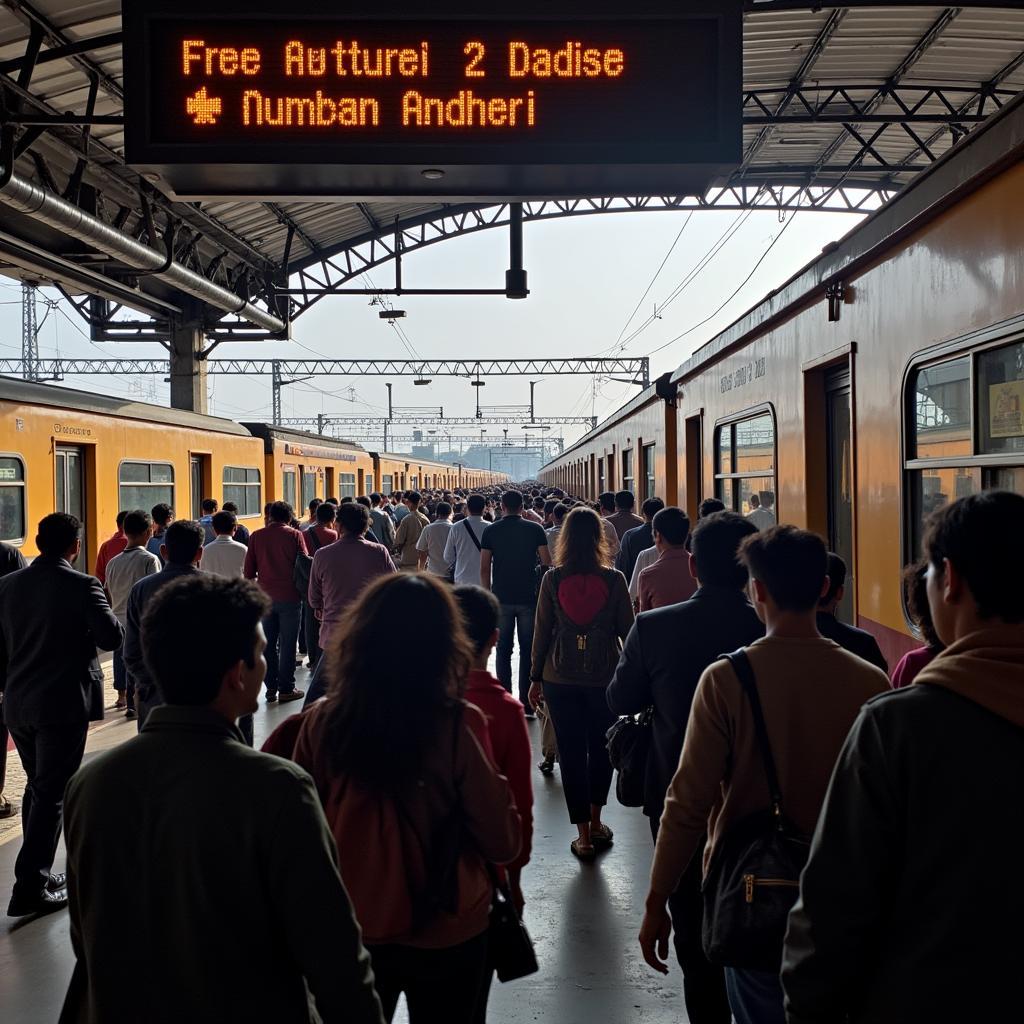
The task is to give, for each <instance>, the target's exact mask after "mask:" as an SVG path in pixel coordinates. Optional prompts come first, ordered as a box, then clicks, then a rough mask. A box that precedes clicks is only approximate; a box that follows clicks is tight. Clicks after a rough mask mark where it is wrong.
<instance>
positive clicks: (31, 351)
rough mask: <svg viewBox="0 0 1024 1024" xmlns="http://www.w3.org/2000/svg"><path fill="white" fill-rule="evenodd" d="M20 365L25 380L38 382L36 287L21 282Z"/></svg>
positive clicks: (26, 282) (27, 282)
mask: <svg viewBox="0 0 1024 1024" xmlns="http://www.w3.org/2000/svg"><path fill="white" fill-rule="evenodd" d="M21 364H22V371H21V372H22V376H23V377H24V378H25V380H39V328H38V326H37V325H36V286H35V285H34V284H32V283H30V282H29V281H22V282H21Z"/></svg>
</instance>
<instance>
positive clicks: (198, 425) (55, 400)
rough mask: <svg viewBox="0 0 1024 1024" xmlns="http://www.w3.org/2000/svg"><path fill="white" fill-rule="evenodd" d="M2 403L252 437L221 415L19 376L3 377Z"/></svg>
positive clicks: (1, 382) (1, 381) (1, 377)
mask: <svg viewBox="0 0 1024 1024" xmlns="http://www.w3.org/2000/svg"><path fill="white" fill-rule="evenodd" d="M0 400H4V401H8V402H21V403H23V404H25V405H45V406H48V407H50V408H54V409H69V410H74V411H76V412H91V413H99V414H100V415H104V416H118V417H121V418H123V419H129V420H144V421H145V422H147V423H164V424H168V425H170V426H175V427H190V428H191V429H193V430H212V431H216V432H217V433H220V434H234V435H237V436H241V437H248V436H249V431H248V430H246V429H245V427H243V426H240V425H239V424H237V423H235V421H234V420H227V419H223V418H222V417H220V416H207V415H205V414H203V413H198V412H188V411H186V410H184V409H168V408H167V407H166V406H162V405H151V404H149V403H147V402H134V401H132V400H131V399H128V398H117V397H112V396H110V395H97V394H95V393H93V392H91V391H77V390H75V389H74V388H64V387H56V386H55V385H53V384H39V383H36V382H34V381H28V380H20V379H19V378H17V377H4V376H0Z"/></svg>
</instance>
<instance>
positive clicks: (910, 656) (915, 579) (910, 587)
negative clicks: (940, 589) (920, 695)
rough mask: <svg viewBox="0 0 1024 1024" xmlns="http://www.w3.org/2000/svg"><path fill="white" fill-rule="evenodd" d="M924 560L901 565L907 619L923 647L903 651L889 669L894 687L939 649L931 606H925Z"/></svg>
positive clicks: (910, 678)
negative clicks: (894, 664) (915, 630)
mask: <svg viewBox="0 0 1024 1024" xmlns="http://www.w3.org/2000/svg"><path fill="white" fill-rule="evenodd" d="M927 572H928V562H927V560H922V561H920V562H914V563H913V564H912V565H907V566H904V568H903V593H904V596H905V597H906V601H907V611H908V612H909V613H910V619H911V621H912V622H913V623H914V625H915V626H916V627H917V631H918V633H920V634H921V639H922V640H923V641H924V646H923V647H917V648H915V649H914V650H912V651H907V653H906V654H904V655H903V657H902V658H900V661H899V664H898V665H897V666H896V667H895V668H894V669H893V670H892V679H891V680H890V685H891V686H892V688H893V689H894V690H899V689H900V688H902V687H904V686H909V685H910V684H911V683H912V682H913V681H914V679H915V678H916V676H917V673H918V672H920V671H921V669H923V668H924V667H925V666H926V665H928V664H930V663H931V661H932V660H933V659H934V658H935V656H936V655H937V654H939V653H940V652H941V651H942V647H943V644H942V641H941V640H940V639H939V637H938V634H937V633H936V632H935V625H934V623H933V622H932V612H931V608H929V607H928V581H927Z"/></svg>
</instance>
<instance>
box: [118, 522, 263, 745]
mask: <svg viewBox="0 0 1024 1024" xmlns="http://www.w3.org/2000/svg"><path fill="white" fill-rule="evenodd" d="M217 514H218V515H220V513H219V512H218V513H217ZM205 535H206V533H205V531H204V530H203V528H202V527H201V526H200V525H199V523H197V522H194V521H193V520H191V519H178V520H176V521H175V522H173V523H171V525H170V526H168V527H167V530H166V532H165V533H164V542H163V544H162V545H161V546H160V557H161V558H162V559H163V562H164V567H163V568H162V569H161V570H160V572H158V573H155V574H154V575H152V576H147V577H145V579H141V580H139V582H138V583H136V584H135V586H134V587H132V592H131V593H130V594H129V595H128V606H127V609H126V611H125V628H124V664H125V668H126V669H127V670H128V678H129V679H130V680H131V683H132V686H133V687H134V688H135V704H136V709H137V712H138V716H139V717H138V727H139V730H140V731H141V730H142V727H143V726H144V725H145V724H146V717H147V715H148V714H149V712H150V711H152V709H153V708H155V707H156V706H157V705H158V704H162V703H163V697H162V696H161V695H160V692H159V691H158V690H157V687H156V681H155V680H154V678H153V676H151V675H150V672H149V669H148V668H147V667H146V660H145V652H144V650H143V647H142V617H143V615H144V614H145V611H146V606H147V605H148V604H149V602H150V601H151V600H152V599H153V597H154V595H155V594H156V593H157V592H158V591H160V590H163V588H164V587H166V586H167V584H168V583H171V582H172V581H174V580H176V579H179V578H180V577H182V576H198V575H199V569H198V568H197V566H198V565H199V559H200V558H201V557H203V555H204V554H205V551H206V549H205V548H204V547H203V537H204V536H205ZM213 546H214V545H210V547H213ZM239 724H240V726H241V727H242V728H243V731H245V726H246V725H247V726H248V736H249V743H250V744H251V743H252V716H251V715H250V716H249V717H248V718H247V719H243V720H242V721H241V722H240V723H239Z"/></svg>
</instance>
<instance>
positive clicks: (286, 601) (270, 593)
mask: <svg viewBox="0 0 1024 1024" xmlns="http://www.w3.org/2000/svg"><path fill="white" fill-rule="evenodd" d="M292 514H293V513H292V507H291V505H289V504H288V502H286V501H274V502H271V504H270V506H269V522H268V524H267V525H266V526H265V527H264V528H263V529H262V530H257V531H256V532H255V533H254V534H253V535H252V536H251V537H250V538H249V547H248V549H247V552H246V556H245V567H244V570H243V571H244V574H245V578H246V579H247V580H257V581H258V582H259V585H260V586H261V587H262V588H263V592H264V593H265V594H266V595H267V597H269V598H270V601H271V606H270V613H269V614H268V615H267V620H266V622H264V623H263V629H264V631H265V632H266V634H267V679H266V685H267V703H268V704H273V703H274V702H275V701H277V700H281V701H282V703H283V702H285V701H291V700H301V699H302V698H303V697H304V696H305V695H306V693H305V691H304V690H299V689H296V687H295V648H296V643H297V641H298V637H299V609H300V607H301V603H302V595H301V594H300V593H299V592H298V590H296V589H295V560H296V558H297V557H298V556H299V555H300V554H302V555H305V554H307V553H308V552H307V551H306V541H305V538H304V537H303V535H302V533H301V531H299V530H296V529H294V528H293V527H291V526H290V525H289V523H291V521H292Z"/></svg>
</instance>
